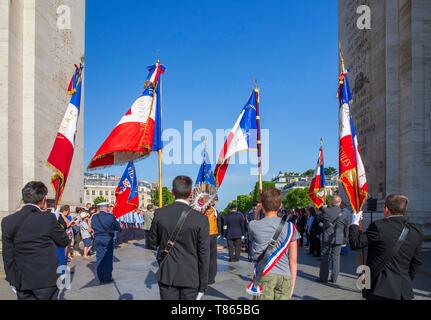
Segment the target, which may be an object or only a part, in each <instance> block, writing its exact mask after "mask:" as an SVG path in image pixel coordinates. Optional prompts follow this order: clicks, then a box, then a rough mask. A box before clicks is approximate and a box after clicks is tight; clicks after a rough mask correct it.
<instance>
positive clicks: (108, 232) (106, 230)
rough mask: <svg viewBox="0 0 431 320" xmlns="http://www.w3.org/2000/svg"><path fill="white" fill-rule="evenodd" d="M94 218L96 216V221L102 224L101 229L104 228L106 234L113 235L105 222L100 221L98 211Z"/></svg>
mask: <svg viewBox="0 0 431 320" xmlns="http://www.w3.org/2000/svg"><path fill="white" fill-rule="evenodd" d="M96 218H97V221H99V223H100V225H101V226H102V229H103V230H105V232H106V233H107V234H109V235H110V236H113V235H114V232H112V231H111V230H109V229H108V228H107V227H106V226H105V224H104V223H103V222H102V219H100V216H99V213H98V214H96Z"/></svg>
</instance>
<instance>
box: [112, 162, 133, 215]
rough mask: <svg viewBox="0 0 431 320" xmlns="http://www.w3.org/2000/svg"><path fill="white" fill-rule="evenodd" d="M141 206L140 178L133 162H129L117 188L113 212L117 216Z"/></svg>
mask: <svg viewBox="0 0 431 320" xmlns="http://www.w3.org/2000/svg"><path fill="white" fill-rule="evenodd" d="M138 207H139V194H138V180H137V179H136V171H135V166H134V164H133V162H132V161H131V162H129V163H128V164H127V167H126V170H124V173H123V176H122V177H121V180H120V182H119V183H118V187H117V189H116V190H115V205H114V209H113V210H112V212H113V213H114V216H115V217H116V218H119V217H121V216H123V215H125V214H126V213H129V212H132V211H134V210H136V209H137V208H138Z"/></svg>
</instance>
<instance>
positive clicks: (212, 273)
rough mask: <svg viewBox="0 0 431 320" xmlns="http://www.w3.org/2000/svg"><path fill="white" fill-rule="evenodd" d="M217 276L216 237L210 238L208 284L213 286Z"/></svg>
mask: <svg viewBox="0 0 431 320" xmlns="http://www.w3.org/2000/svg"><path fill="white" fill-rule="evenodd" d="M216 275H217V236H210V268H209V271H208V284H214V283H215V278H216Z"/></svg>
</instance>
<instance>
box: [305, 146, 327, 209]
mask: <svg viewBox="0 0 431 320" xmlns="http://www.w3.org/2000/svg"><path fill="white" fill-rule="evenodd" d="M325 182H326V179H325V166H324V160H323V146H322V141H321V146H320V150H319V160H317V166H316V170H315V171H314V176H313V179H312V180H311V183H310V188H309V190H308V196H309V197H310V199H311V201H313V203H314V205H315V206H316V208H317V209H320V208H321V207H322V206H323V205H324V204H325V203H326V194H325Z"/></svg>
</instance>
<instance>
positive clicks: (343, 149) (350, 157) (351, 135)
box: [338, 68, 368, 213]
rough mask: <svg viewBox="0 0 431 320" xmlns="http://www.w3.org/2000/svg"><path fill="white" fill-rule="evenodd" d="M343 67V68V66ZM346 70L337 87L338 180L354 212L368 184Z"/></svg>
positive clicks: (363, 196)
mask: <svg viewBox="0 0 431 320" xmlns="http://www.w3.org/2000/svg"><path fill="white" fill-rule="evenodd" d="M343 69H344V68H343ZM347 73H348V71H347V70H343V72H342V73H341V75H340V79H339V80H340V81H339V87H338V99H339V103H340V108H339V121H340V123H339V136H340V153H339V157H340V159H339V166H340V181H341V183H342V184H343V186H344V190H345V191H346V194H347V196H348V198H349V201H350V204H351V206H352V209H353V211H354V212H355V213H358V212H360V211H361V209H362V206H363V205H364V203H365V201H366V199H367V197H368V184H367V178H366V175H365V168H364V163H363V162H362V157H361V154H360V152H359V145H358V138H357V136H356V131H355V125H354V123H353V119H352V116H351V112H350V101H351V100H352V93H351V91H350V86H349V81H348V78H347Z"/></svg>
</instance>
